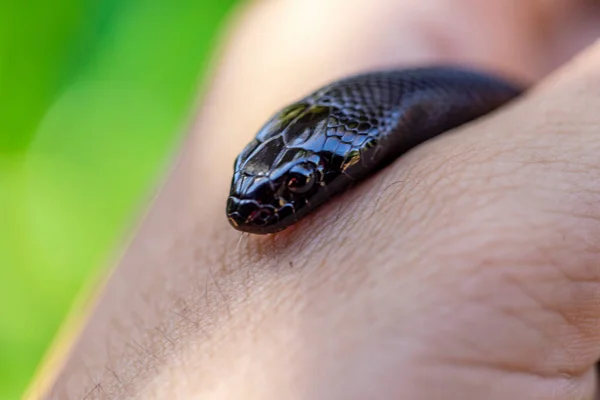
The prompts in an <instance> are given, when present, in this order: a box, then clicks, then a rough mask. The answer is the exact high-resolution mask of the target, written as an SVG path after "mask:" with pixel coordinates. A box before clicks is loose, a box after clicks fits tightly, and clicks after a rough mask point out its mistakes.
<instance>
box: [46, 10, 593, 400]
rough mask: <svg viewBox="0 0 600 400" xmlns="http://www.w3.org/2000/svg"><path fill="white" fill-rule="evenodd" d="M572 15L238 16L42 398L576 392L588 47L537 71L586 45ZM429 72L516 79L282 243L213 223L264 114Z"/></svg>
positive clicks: (589, 176)
mask: <svg viewBox="0 0 600 400" xmlns="http://www.w3.org/2000/svg"><path fill="white" fill-rule="evenodd" d="M586 7H588V6H587V5H586V2H583V1H581V2H577V1H572V0H571V1H566V0H565V1H560V0H556V1H541V0H540V1H534V0H497V1H486V2H481V1H478V0H454V1H452V0H431V1H417V0H414V1H410V0H395V1H392V0H389V1H385V0H370V1H347V0H330V1H322V0H304V1H298V2H291V1H290V2H278V1H275V0H272V1H264V2H260V3H257V4H255V5H253V6H251V7H249V8H248V9H247V10H245V12H244V13H243V16H242V17H240V19H239V21H237V23H236V24H235V25H234V26H235V29H234V30H233V31H232V33H231V35H230V37H229V40H228V42H227V46H225V49H224V51H223V54H222V57H221V59H220V61H219V63H218V64H217V66H216V69H215V71H216V73H215V74H214V77H213V81H212V85H211V88H210V90H209V92H208V94H207V95H206V97H205V98H204V101H203V104H202V106H201V108H200V110H199V112H198V118H197V123H196V124H195V126H194V128H193V129H192V133H191V134H190V135H189V137H188V139H187V140H186V142H185V143H184V145H183V146H182V151H181V155H180V157H179V158H178V160H177V163H176V166H175V168H174V169H173V170H172V171H171V172H170V174H169V176H168V178H167V179H166V182H165V184H164V186H163V187H162V188H161V189H160V191H159V194H158V195H157V197H156V198H155V199H154V201H153V202H152V205H151V207H150V209H149V211H148V212H147V214H146V215H145V216H144V218H143V222H142V223H141V224H140V226H139V227H138V229H137V232H136V234H135V238H134V239H133V241H132V242H131V244H130V245H129V246H128V247H127V249H126V251H125V254H124V256H123V257H122V259H121V261H120V262H119V264H118V266H117V267H116V269H115V271H114V273H113V274H112V275H111V277H110V279H109V280H108V282H107V283H106V285H105V286H104V287H103V289H102V293H101V294H100V295H99V297H98V299H97V302H96V304H95V306H94V308H93V309H92V310H90V314H89V317H88V320H87V322H86V324H85V327H84V328H83V330H82V332H81V335H80V336H79V338H78V339H77V341H76V342H75V343H74V345H73V348H72V351H71V352H70V354H69V355H68V357H67V359H66V361H65V363H64V365H62V366H61V369H60V371H59V373H58V377H57V380H56V383H55V384H54V385H53V386H52V388H51V389H50V390H49V391H48V393H47V394H46V396H45V397H44V398H47V399H84V398H85V399H108V398H119V399H120V398H128V399H129V398H131V399H184V400H187V399H200V398H201V399H203V400H204V399H210V400H213V399H215V400H216V399H219V400H220V399H242V398H243V399H369V398H377V399H436V398H444V399H483V398H485V399H491V400H494V399H520V398H523V399H561V400H562V399H593V398H594V393H595V389H596V376H595V371H594V364H595V363H596V361H597V360H598V359H600V269H598V266H599V265H600V157H599V156H598V154H600V113H599V112H598V110H600V94H599V93H600V42H598V43H596V44H593V45H590V46H588V47H587V48H586V50H583V51H582V53H581V54H580V55H578V56H576V57H575V58H574V59H573V60H570V61H568V62H566V64H565V65H564V66H562V67H561V68H560V69H559V70H558V71H555V72H551V71H552V70H553V69H554V68H555V67H556V66H557V64H558V63H560V62H561V61H566V60H567V59H568V58H569V57H570V55H571V54H572V53H573V52H574V51H575V50H576V49H578V48H581V47H583V46H584V45H585V44H586V42H589V41H590V38H591V37H593V36H594V34H597V32H593V30H592V31H589V30H588V29H587V28H586V26H587V25H585V22H586V21H587V20H586V19H583V18H584V17H583V16H585V17H586V18H592V17H591V13H590V12H583V13H582V15H580V14H579V11H581V10H587V9H586ZM580 18H582V19H580ZM590 21H591V20H590ZM590 21H588V22H590ZM309 22H310V24H309ZM592 26H593V24H592ZM567 32H572V34H568V35H567ZM590 32H591V34H590ZM575 33H577V35H575ZM442 62H456V63H460V64H465V65H472V66H477V67H480V68H483V69H486V70H489V71H494V72H497V73H500V74H503V75H505V76H507V77H510V78H513V79H518V80H522V81H526V82H529V83H531V84H532V85H533V87H532V90H531V91H529V92H528V93H527V94H526V95H525V96H523V97H522V98H521V99H519V100H518V101H516V102H514V103H512V104H510V105H508V106H507V107H505V108H503V109H502V110H499V111H498V112H495V113H493V114H491V115H489V116H486V117H485V118H483V119H481V120H478V121H476V122H474V123H472V124H469V125H467V126H464V127H462V128H460V129H457V130H455V131H453V132H451V133H450V134H446V135H443V136H441V137H439V138H437V139H435V140H432V141H430V142H428V143H425V144H424V145H422V146H419V147H418V148H416V149H415V150H414V151H411V152H410V153H408V154H406V155H405V156H403V157H402V158H401V159H399V160H397V161H396V162H395V163H394V164H393V165H391V166H390V167H389V168H386V169H385V170H384V171H382V172H381V173H379V174H377V175H376V176H373V177H372V178H371V179H369V180H367V181H365V182H364V183H363V184H361V185H358V186H357V187H355V188H354V189H352V190H350V191H349V192H347V193H345V194H344V195H343V196H340V197H338V198H336V199H334V200H332V201H331V202H330V203H329V204H327V205H325V206H324V207H322V208H320V209H319V210H318V211H317V212H315V213H313V214H311V215H310V216H308V217H307V218H306V219H304V220H303V221H301V222H300V223H298V224H297V225H295V226H294V227H291V228H290V229H288V230H286V231H284V232H281V233H279V234H277V235H273V236H266V237H258V236H250V235H242V234H240V233H239V232H237V231H235V230H233V229H232V228H231V227H230V226H229V225H228V223H227V221H226V218H225V215H224V207H225V199H226V197H227V193H228V185H229V183H230V177H231V173H232V164H233V159H234V157H235V155H236V154H237V152H238V151H239V150H240V149H241V148H242V147H243V146H244V144H245V143H246V142H247V141H249V140H250V139H251V137H252V136H253V135H254V134H255V132H256V131H257V129H258V128H259V127H260V125H261V124H262V123H263V122H264V121H265V120H266V119H267V118H268V116H269V115H270V114H271V113H273V112H274V111H276V110H277V109H279V108H281V107H282V106H283V105H285V104H287V103H289V102H291V101H294V100H296V99H297V98H298V97H300V96H301V95H303V94H305V93H306V92H308V91H310V90H312V89H314V88H317V87H319V86H320V85H322V84H324V83H326V82H328V81H330V80H332V79H335V78H338V77H341V76H344V75H347V74H350V73H353V72H359V71H366V70H370V69H374V68H380V67H384V66H385V67H389V66H397V67H399V66H405V65H415V64H426V63H442ZM549 73H550V75H548V74H549Z"/></svg>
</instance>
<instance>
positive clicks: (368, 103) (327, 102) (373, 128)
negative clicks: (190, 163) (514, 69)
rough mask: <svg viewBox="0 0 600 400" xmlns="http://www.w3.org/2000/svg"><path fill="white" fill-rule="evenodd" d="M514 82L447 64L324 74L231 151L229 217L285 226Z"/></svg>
mask: <svg viewBox="0 0 600 400" xmlns="http://www.w3.org/2000/svg"><path fill="white" fill-rule="evenodd" d="M521 92H522V90H521V88H520V87H518V86H517V85H513V84H511V83H509V82H506V81H504V80H502V79H500V78H497V77H493V76H490V75H487V74H484V73H480V72H476V71H471V70H467V69H459V68H454V67H425V68H414V69H405V70H395V71H380V72H373V73H368V74H363V75H357V76H353V77H350V78H346V79H342V80H339V81H336V82H334V83H331V84H329V85H327V86H325V87H323V88H321V89H319V90H317V91H315V92H314V93H312V94H310V95H308V96H306V97H305V98H303V99H301V100H299V101H298V102H296V103H294V104H291V105H289V106H288V107H285V108H284V109H283V110H281V111H280V112H278V113H277V114H275V115H274V116H273V117H272V118H271V119H270V120H269V121H268V122H267V123H266V124H265V125H264V127H263V128H262V129H261V130H260V131H259V132H258V134H257V135H256V137H255V138H254V140H252V142H250V143H249V144H248V145H247V146H246V147H245V148H244V149H243V151H242V152H241V153H240V155H239V156H238V157H237V159H236V161H235V165H234V175H233V179H232V183H231V191H230V194H229V198H228V200H227V210H226V211H227V217H228V219H229V222H230V223H231V225H232V226H233V227H234V228H236V229H238V230H240V231H244V232H250V233H255V234H267V233H275V232H278V231H280V230H282V229H285V228H287V227H288V226H290V225H292V224H294V223H295V222H296V221H298V220H299V219H300V218H302V217H304V216H305V215H306V214H307V213H309V212H310V211H312V210H314V209H315V208H316V207H318V206H319V205H321V204H323V203H324V202H325V201H327V200H328V199H329V198H331V197H332V196H334V195H337V194H339V193H341V192H343V191H344V190H345V189H347V188H348V187H349V186H350V185H352V184H353V183H355V182H357V181H360V180H361V179H364V178H366V177H368V176H370V175H371V174H373V173H374V172H375V171H377V170H379V169H381V168H382V167H384V166H386V165H388V164H389V163H390V162H392V161H393V160H395V159H396V158H398V157H399V156H401V155H402V154H403V153H405V152H407V151H408V150H410V149H411V148H413V147H415V146H417V145H419V144H420V143H422V142H424V141H426V140H428V139H431V138H432V137H434V136H437V135H439V134H441V133H443V132H445V131H448V130H450V129H452V128H455V127H457V126H459V125H462V124H464V123H466V122H469V121H471V120H474V119H476V118H479V117H480V116H483V115H485V114H487V113H489V112H491V111H493V110H494V109H496V108H498V107H500V106H501V105H503V104H504V103H506V102H508V101H509V100H511V99H513V98H514V97H516V96H517V95H519V94H520V93H521Z"/></svg>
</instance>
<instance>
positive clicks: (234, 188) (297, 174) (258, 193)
mask: <svg viewBox="0 0 600 400" xmlns="http://www.w3.org/2000/svg"><path fill="white" fill-rule="evenodd" d="M272 146H275V144H274V143H271V146H269V144H267V145H266V146H262V148H260V149H259V150H258V151H259V152H263V155H262V156H260V154H259V156H258V157H253V158H252V162H246V163H245V164H244V165H243V166H242V167H241V168H239V169H236V172H235V173H234V176H233V179H232V182H231V190H230V194H229V198H228V200H227V210H226V212H227V218H228V220H229V222H230V224H231V225H232V226H233V227H234V228H236V229H238V230H240V231H243V232H249V233H258V234H266V233H275V232H278V231H280V230H282V229H284V228H285V227H287V226H289V225H290V224H291V223H292V222H295V221H296V220H297V219H298V218H300V217H302V216H303V215H304V214H306V213H308V212H309V211H310V210H311V209H312V208H313V203H316V202H317V201H318V200H317V199H319V198H325V197H326V196H327V189H326V186H325V184H324V182H325V181H324V169H325V166H324V163H323V162H322V160H321V159H320V157H318V156H316V155H308V154H306V153H304V152H303V151H300V152H293V153H294V155H295V157H294V158H293V159H291V160H288V161H282V160H280V162H279V163H278V165H277V167H276V168H270V169H268V171H256V167H257V164H261V163H264V162H265V161H272V160H270V158H272V157H274V154H273V152H272V151H270V150H271V149H270V147H272ZM258 147H261V146H258ZM256 154H258V153H256ZM236 164H237V163H236Z"/></svg>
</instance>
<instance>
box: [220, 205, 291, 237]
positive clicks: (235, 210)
mask: <svg viewBox="0 0 600 400" xmlns="http://www.w3.org/2000/svg"><path fill="white" fill-rule="evenodd" d="M226 212H227V219H228V221H229V223H230V224H231V226H233V227H234V228H235V229H237V230H239V231H242V232H248V233H254V234H268V233H276V232H279V231H281V230H283V229H284V228H285V226H286V225H285V222H286V220H287V219H289V218H293V217H294V207H293V205H291V204H286V205H284V206H283V207H280V208H275V207H274V206H272V205H270V204H261V203H259V202H257V201H256V200H251V199H239V198H238V197H235V196H229V198H228V199H227V211H226Z"/></svg>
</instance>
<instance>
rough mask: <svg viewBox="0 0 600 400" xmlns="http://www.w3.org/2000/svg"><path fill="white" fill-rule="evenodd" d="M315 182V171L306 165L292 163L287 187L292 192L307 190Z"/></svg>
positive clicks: (297, 192) (304, 191)
mask: <svg viewBox="0 0 600 400" xmlns="http://www.w3.org/2000/svg"><path fill="white" fill-rule="evenodd" d="M314 183H315V171H314V169H313V168H311V167H310V166H308V165H303V164H298V165H294V166H293V167H292V168H291V169H290V171H289V178H288V181H287V188H288V189H289V190H290V192H292V193H296V194H302V193H306V192H308V191H309V190H310V189H311V188H312V187H313V185H314Z"/></svg>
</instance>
